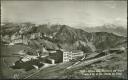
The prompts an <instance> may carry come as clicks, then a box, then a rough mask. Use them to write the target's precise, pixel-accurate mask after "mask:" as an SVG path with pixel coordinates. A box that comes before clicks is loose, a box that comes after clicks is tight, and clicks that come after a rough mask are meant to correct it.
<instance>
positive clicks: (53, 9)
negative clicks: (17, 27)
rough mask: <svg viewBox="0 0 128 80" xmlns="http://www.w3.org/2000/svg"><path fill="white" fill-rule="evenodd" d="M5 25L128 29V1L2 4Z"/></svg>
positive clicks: (14, 2) (10, 2)
mask: <svg viewBox="0 0 128 80" xmlns="http://www.w3.org/2000/svg"><path fill="white" fill-rule="evenodd" d="M1 21H2V22H6V21H8V22H18V23H21V22H32V23H35V24H44V23H51V24H66V25H69V26H74V27H75V26H90V27H94V26H100V25H103V24H116V25H123V26H127V2H126V1H66V0H65V1H2V2H1Z"/></svg>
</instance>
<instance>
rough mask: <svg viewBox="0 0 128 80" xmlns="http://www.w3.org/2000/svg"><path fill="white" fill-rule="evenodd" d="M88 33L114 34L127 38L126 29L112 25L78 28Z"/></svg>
mask: <svg viewBox="0 0 128 80" xmlns="http://www.w3.org/2000/svg"><path fill="white" fill-rule="evenodd" d="M78 28H81V29H83V30H85V31H88V32H108V33H114V34H116V35H121V36H127V27H126V26H120V25H114V24H104V25H102V26H95V27H88V26H84V27H78Z"/></svg>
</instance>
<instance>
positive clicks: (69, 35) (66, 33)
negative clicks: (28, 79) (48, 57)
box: [1, 23, 127, 52]
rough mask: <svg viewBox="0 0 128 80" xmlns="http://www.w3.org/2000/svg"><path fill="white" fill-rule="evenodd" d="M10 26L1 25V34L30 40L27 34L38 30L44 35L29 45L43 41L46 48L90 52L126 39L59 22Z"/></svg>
mask: <svg viewBox="0 0 128 80" xmlns="http://www.w3.org/2000/svg"><path fill="white" fill-rule="evenodd" d="M7 26H9V27H7ZM10 26H11V25H10V24H8V25H7V24H6V25H3V26H2V29H3V30H2V32H1V33H2V34H3V35H5V34H6V35H10V36H11V35H13V34H14V33H16V32H18V33H22V35H24V36H26V37H27V38H28V40H30V38H29V37H28V36H30V35H31V34H32V33H33V34H34V33H38V32H40V33H41V34H42V35H43V36H44V37H43V38H42V39H35V40H30V42H31V45H29V46H30V47H31V46H32V45H33V46H35V45H36V46H37V47H38V46H39V44H40V43H43V45H45V46H47V48H52V49H58V48H59V47H61V48H64V49H66V50H73V49H77V50H82V51H84V52H91V51H96V50H97V49H102V50H104V49H109V48H113V47H116V45H117V44H119V43H120V42H121V41H126V39H127V38H126V37H124V36H119V35H116V34H113V33H109V32H104V31H101V32H87V31H85V30H82V29H76V28H72V27H70V26H67V25H59V24H55V25H48V24H43V25H38V26H35V25H34V24H30V23H25V24H23V25H21V24H20V25H19V24H18V25H17V24H16V26H14V24H13V25H12V27H10ZM14 27H15V28H14ZM8 30H9V32H8ZM5 32H7V33H5ZM10 33H11V34H10ZM125 43H126V42H125ZM125 43H124V44H125ZM36 46H35V47H36ZM51 46H52V47H51Z"/></svg>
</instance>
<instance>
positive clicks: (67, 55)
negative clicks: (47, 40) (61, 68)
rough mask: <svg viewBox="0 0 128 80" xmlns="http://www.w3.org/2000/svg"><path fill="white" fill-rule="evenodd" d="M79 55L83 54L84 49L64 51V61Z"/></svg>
mask: <svg viewBox="0 0 128 80" xmlns="http://www.w3.org/2000/svg"><path fill="white" fill-rule="evenodd" d="M79 56H83V51H80V50H73V51H63V62H68V61H70V60H72V59H75V58H77V57H79Z"/></svg>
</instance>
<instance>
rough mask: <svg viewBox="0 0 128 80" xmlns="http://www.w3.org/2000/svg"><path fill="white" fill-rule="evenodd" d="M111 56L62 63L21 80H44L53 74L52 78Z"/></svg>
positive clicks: (42, 69)
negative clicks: (40, 79)
mask: <svg viewBox="0 0 128 80" xmlns="http://www.w3.org/2000/svg"><path fill="white" fill-rule="evenodd" d="M111 55H112V54H108V55H105V56H102V57H99V58H96V59H92V60H87V61H82V62H79V63H77V62H75V63H77V64H75V63H71V62H68V63H63V64H61V65H56V66H53V67H52V66H51V67H48V68H41V69H40V70H39V71H37V72H35V73H33V74H31V75H29V76H27V77H25V78H23V79H30V78H31V79H33V78H38V77H41V78H46V77H47V76H48V75H49V76H50V75H54V74H55V75H54V76H57V75H63V74H64V73H65V72H70V71H75V70H77V69H79V68H80V67H82V66H87V65H90V64H93V63H95V62H97V61H103V60H105V59H107V58H111ZM63 65H65V66H63ZM68 67H69V68H68ZM58 71H59V72H58ZM61 71H62V73H61ZM37 76H38V77H37Z"/></svg>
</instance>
